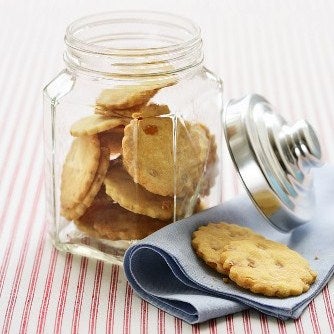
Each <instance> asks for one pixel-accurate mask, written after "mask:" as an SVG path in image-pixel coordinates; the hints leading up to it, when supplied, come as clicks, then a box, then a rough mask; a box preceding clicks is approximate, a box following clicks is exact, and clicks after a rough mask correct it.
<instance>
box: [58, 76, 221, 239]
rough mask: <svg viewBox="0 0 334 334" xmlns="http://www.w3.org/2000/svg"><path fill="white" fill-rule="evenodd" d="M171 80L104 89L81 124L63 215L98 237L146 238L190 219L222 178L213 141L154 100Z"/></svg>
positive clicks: (68, 162)
mask: <svg viewBox="0 0 334 334" xmlns="http://www.w3.org/2000/svg"><path fill="white" fill-rule="evenodd" d="M171 84H172V83H171V82H170V81H169V82H165V83H164V85H163V84H159V85H158V84H155V85H153V86H152V85H151V86H149V87H148V86H122V87H119V88H117V87H116V88H114V89H106V90H104V91H102V93H101V94H100V96H99V97H98V98H97V100H96V106H95V113H93V114H92V115H90V116H88V117H85V118H82V119H80V120H78V121H77V122H75V123H74V124H73V125H72V127H71V131H70V132H71V135H72V136H73V137H75V138H74V140H73V142H72V145H71V147H70V150H69V152H68V154H67V156H66V158H65V162H64V166H63V171H62V175H61V197H60V203H61V215H62V216H63V217H65V218H66V219H67V220H69V221H71V220H73V221H74V222H75V224H76V225H77V226H78V228H79V229H80V230H82V231H84V232H86V233H87V234H89V235H91V236H93V237H96V238H105V239H110V240H133V239H142V238H144V237H145V236H147V235H149V234H151V233H153V232H154V231H156V230H157V229H160V228H162V227H163V226H165V225H167V224H169V223H170V222H172V221H174V220H175V219H176V218H180V217H184V216H185V215H189V214H191V213H192V212H193V211H194V210H196V207H198V206H199V198H200V196H205V195H207V194H208V193H209V190H210V187H211V186H212V185H213V183H214V178H215V175H216V172H215V171H216V168H215V166H216V163H217V155H216V144H215V139H214V136H212V135H211V134H210V132H209V130H208V129H207V128H206V127H205V126H204V125H202V124H199V123H195V124H194V123H190V122H188V121H185V120H183V119H182V118H180V117H177V116H175V115H173V114H172V113H171V112H170V110H169V107H168V106H167V105H162V104H155V103H152V101H151V99H152V97H153V96H154V95H155V94H156V93H157V92H158V91H159V90H161V89H163V88H165V87H166V86H170V85H171Z"/></svg>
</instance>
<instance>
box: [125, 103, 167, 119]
mask: <svg viewBox="0 0 334 334" xmlns="http://www.w3.org/2000/svg"><path fill="white" fill-rule="evenodd" d="M169 113H170V110H169V108H168V106H166V105H164V104H155V103H151V104H149V105H147V106H143V107H141V108H140V109H139V110H138V111H136V112H134V113H133V114H132V118H147V117H156V116H161V115H166V114H169Z"/></svg>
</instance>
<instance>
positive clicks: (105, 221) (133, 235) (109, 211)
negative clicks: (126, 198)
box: [75, 201, 170, 240]
mask: <svg viewBox="0 0 334 334" xmlns="http://www.w3.org/2000/svg"><path fill="white" fill-rule="evenodd" d="M169 223H170V222H169V221H163V220H158V219H154V218H150V217H147V216H143V215H138V214H135V213H133V212H130V211H127V210H125V209H123V208H122V207H120V206H119V205H118V204H115V203H113V202H112V201H110V202H108V203H101V202H95V201H94V202H93V204H92V205H91V206H90V207H89V208H88V209H87V211H86V212H85V214H84V215H83V216H81V217H80V219H78V220H76V221H75V224H76V225H77V226H78V228H79V229H80V230H82V231H83V232H85V233H87V234H88V235H90V236H92V237H94V238H102V239H109V240H137V239H143V238H145V237H146V236H148V235H149V234H152V233H153V232H155V231H157V230H159V229H160V228H162V227H164V226H166V225H168V224H169Z"/></svg>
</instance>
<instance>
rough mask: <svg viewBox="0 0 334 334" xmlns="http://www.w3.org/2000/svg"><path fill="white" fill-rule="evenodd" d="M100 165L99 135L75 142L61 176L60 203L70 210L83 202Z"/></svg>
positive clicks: (80, 138)
mask: <svg viewBox="0 0 334 334" xmlns="http://www.w3.org/2000/svg"><path fill="white" fill-rule="evenodd" d="M99 163H100V140H99V138H98V136H97V135H93V136H82V137H78V138H76V139H74V140H73V142H72V145H71V148H70V150H69V152H68V153H67V156H66V158H65V162H64V166H63V171H62V175H61V185H60V188H61V195H60V203H61V207H62V208H63V209H69V208H72V207H74V206H75V205H77V204H79V203H81V202H82V200H83V199H84V198H85V196H86V194H87V192H88V190H89V188H90V187H91V185H92V182H93V180H94V177H95V174H96V171H97V169H98V166H99Z"/></svg>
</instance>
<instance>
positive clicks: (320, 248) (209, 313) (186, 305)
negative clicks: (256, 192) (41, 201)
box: [124, 166, 334, 324]
mask: <svg viewBox="0 0 334 334" xmlns="http://www.w3.org/2000/svg"><path fill="white" fill-rule="evenodd" d="M314 174H315V175H314V176H315V180H314V186H315V193H316V199H317V204H316V210H315V213H314V218H313V219H312V220H311V221H310V222H308V223H307V224H304V225H302V226H300V227H298V228H296V229H295V230H293V231H292V232H290V233H288V234H283V233H280V232H279V231H277V230H276V229H274V228H273V227H272V226H271V225H270V224H269V223H268V221H266V219H265V218H263V217H262V215H261V214H260V213H259V212H258V211H257V209H256V208H255V207H254V205H253V204H252V202H251V201H250V199H249V198H248V197H246V196H243V197H240V198H237V199H234V200H231V201H229V202H227V203H224V204H221V205H219V206H217V207H214V208H211V209H209V210H206V211H203V212H201V213H199V214H196V215H193V216H191V217H189V218H186V219H183V220H182V221H179V222H176V223H174V224H171V225H169V226H167V227H165V228H163V229H161V230H160V231H158V232H156V233H154V234H152V235H151V236H149V237H147V238H145V239H143V240H142V241H141V242H139V243H138V244H136V245H134V246H132V247H131V248H129V249H128V250H127V252H126V254H125V258H124V270H125V274H126V276H127V279H128V281H129V283H130V284H131V286H132V287H133V289H134V290H135V291H136V292H137V294H138V295H139V296H140V297H142V298H143V299H145V300H147V301H148V302H149V303H151V304H153V305H155V306H157V307H158V308H161V309H163V310H164V311H166V312H168V313H170V314H172V315H174V316H176V317H178V318H181V319H183V320H185V321H186V322H188V323H191V324H194V323H199V322H203V321H206V320H208V319H211V318H215V317H220V316H225V315H227V314H231V313H234V312H238V311H241V310H244V309H246V308H249V307H252V308H254V309H257V310H259V311H261V312H263V313H265V314H268V315H271V316H275V317H278V318H281V319H288V318H297V317H298V316H299V315H300V314H301V313H302V311H303V310H304V309H305V307H306V306H307V305H308V304H309V303H310V301H311V300H312V299H313V298H314V297H315V296H316V295H317V294H318V293H319V292H320V291H321V289H322V288H323V287H324V286H325V285H326V283H327V282H328V281H329V279H330V277H331V276H332V274H333V271H334V205H333V198H334V167H330V166H324V167H321V168H320V169H318V170H317V171H315V173H314ZM221 220H225V221H229V222H233V223H236V224H239V225H241V226H247V227H250V228H252V229H253V230H255V231H257V232H259V233H261V234H262V235H264V236H266V237H267V238H269V239H272V240H276V241H279V242H282V243H285V244H287V245H288V246H289V247H290V248H292V249H294V250H296V251H297V252H298V253H300V254H301V255H303V256H304V257H305V258H306V259H307V260H308V261H309V263H310V266H311V268H312V269H313V270H315V271H316V272H317V273H318V276H317V280H316V281H315V283H313V285H312V286H311V287H310V289H309V291H307V292H306V293H303V294H302V295H300V296H297V297H289V298H283V299H281V298H268V297H265V296H261V295H256V294H253V293H251V292H248V291H246V290H242V289H240V288H238V287H237V286H235V285H234V284H225V283H223V280H222V276H221V275H220V274H218V273H215V272H214V271H213V270H212V269H210V268H209V267H208V266H206V265H205V264H204V263H203V262H202V261H201V260H200V259H199V258H198V257H197V256H196V255H195V253H194V251H193V249H192V247H191V234H192V232H193V231H194V230H196V229H197V228H198V227H199V226H200V225H203V224H207V223H208V222H215V221H221Z"/></svg>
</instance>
